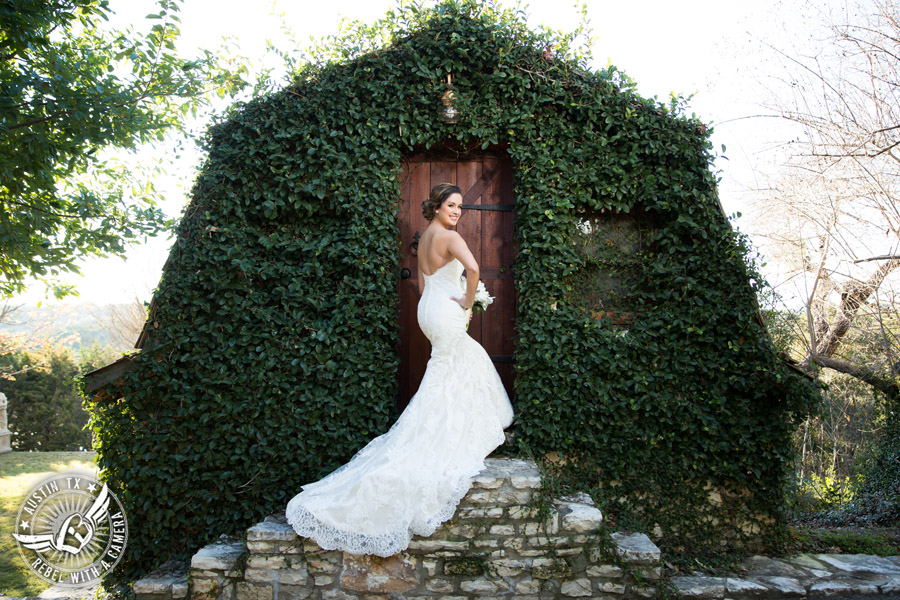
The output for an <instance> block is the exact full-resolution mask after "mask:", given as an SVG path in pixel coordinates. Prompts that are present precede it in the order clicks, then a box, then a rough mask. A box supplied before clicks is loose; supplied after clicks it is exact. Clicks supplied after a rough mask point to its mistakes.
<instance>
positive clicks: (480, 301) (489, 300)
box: [459, 275, 494, 313]
mask: <svg viewBox="0 0 900 600" xmlns="http://www.w3.org/2000/svg"><path fill="white" fill-rule="evenodd" d="M459 284H460V287H461V288H462V292H463V297H465V295H466V276H465V275H463V276H461V277H460V278H459ZM493 303H494V297H493V296H491V295H490V294H489V293H488V291H487V288H486V287H484V282H483V281H479V282H478V287H477V288H476V289H475V304H474V305H473V306H472V312H473V313H483V312H484V311H486V310H487V307H488V306H489V305H491V304H493Z"/></svg>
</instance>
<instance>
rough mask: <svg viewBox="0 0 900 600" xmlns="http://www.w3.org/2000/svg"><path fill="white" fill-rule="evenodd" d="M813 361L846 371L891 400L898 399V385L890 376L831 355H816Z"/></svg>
mask: <svg viewBox="0 0 900 600" xmlns="http://www.w3.org/2000/svg"><path fill="white" fill-rule="evenodd" d="M813 362H814V363H815V364H817V365H819V366H820V367H825V368H827V369H832V370H834V371H838V372H840V373H846V374H847V375H850V376H851V377H856V378H857V379H859V380H860V381H864V382H866V383H868V384H869V385H871V386H872V387H873V388H875V389H877V390H879V391H881V392H883V393H884V394H885V395H886V396H888V397H889V398H891V399H892V400H897V399H900V385H898V383H897V381H896V380H895V379H894V378H891V377H884V376H881V375H879V374H878V373H876V372H875V371H873V370H872V369H869V368H868V367H860V366H857V365H853V364H850V363H848V362H846V361H843V360H839V359H837V358H833V357H831V356H824V355H821V354H819V355H816V356H815V357H813Z"/></svg>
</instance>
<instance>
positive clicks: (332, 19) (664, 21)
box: [20, 0, 838, 304]
mask: <svg viewBox="0 0 900 600" xmlns="http://www.w3.org/2000/svg"><path fill="white" fill-rule="evenodd" d="M835 1H838V0H835ZM501 3H502V4H503V5H504V6H511V5H512V4H511V2H509V1H508V0H506V1H503V2H501ZM110 4H111V7H112V9H113V10H114V11H115V12H116V13H117V14H116V21H118V22H119V23H129V22H130V23H133V24H136V25H139V24H140V23H141V21H142V20H143V18H144V15H146V14H147V13H150V12H157V11H156V10H155V4H154V2H152V1H147V0H111V2H110ZM808 4H809V3H808V2H806V1H805V0H753V1H752V2H723V1H721V0H682V1H680V2H672V1H671V0H635V1H632V2H623V1H622V0H613V1H609V0H587V5H588V16H589V18H590V20H591V25H592V26H593V29H594V35H595V36H596V38H597V39H596V41H595V43H594V45H593V56H594V60H595V63H594V66H595V67H605V66H606V64H607V61H610V62H612V64H614V65H616V66H617V67H618V68H619V69H621V70H623V71H625V72H626V73H627V74H628V75H630V76H631V77H632V78H633V79H635V80H636V81H637V83H638V89H639V91H640V93H641V94H642V95H644V96H658V97H659V98H660V99H662V100H666V99H668V96H669V94H670V92H673V91H674V92H676V93H681V94H684V95H690V94H694V97H693V99H692V100H691V102H690V106H691V110H692V111H693V112H695V113H696V114H697V115H698V116H699V117H700V118H701V119H703V120H704V121H705V122H707V123H712V125H713V127H715V134H714V138H713V141H714V142H715V144H716V147H717V148H718V147H719V146H720V145H721V144H725V145H726V146H727V151H726V152H725V155H726V156H727V157H728V160H722V159H720V160H719V161H717V167H718V168H719V169H721V170H722V173H721V176H722V183H721V187H720V194H721V197H722V201H723V204H724V206H725V209H726V212H728V213H729V214H731V213H733V212H736V211H739V210H741V206H742V204H743V197H744V194H745V190H746V188H747V187H748V186H750V185H752V183H753V180H754V177H755V175H754V169H767V168H771V165H766V164H765V163H764V162H763V163H760V162H759V161H760V159H761V158H765V157H766V156H768V155H767V154H766V153H765V152H764V150H765V149H767V148H770V147H771V146H772V145H773V144H777V143H778V138H783V137H784V136H785V133H784V132H783V131H782V128H783V125H780V124H779V122H778V121H777V120H776V119H766V118H745V117H749V116H751V115H758V114H760V113H765V112H768V111H766V110H764V109H762V108H761V104H762V103H763V101H764V97H765V94H766V93H767V92H766V90H765V88H766V77H767V76H774V77H777V76H778V74H777V73H769V74H767V71H766V68H767V63H766V61H765V60H763V59H762V57H763V56H764V55H766V52H765V51H764V49H763V46H762V44H761V43H760V40H769V41H772V42H774V43H775V44H776V45H780V46H781V47H784V45H785V44H788V43H790V40H791V37H793V39H794V40H796V39H797V37H798V36H797V35H796V34H795V35H793V36H791V35H789V34H786V33H785V29H788V30H791V31H797V30H798V28H801V27H802V23H800V18H799V17H800V14H801V12H802V11H803V10H804V9H802V8H801V6H808ZM813 4H817V5H824V4H826V3H825V2H824V1H820V2H813ZM394 5H395V3H394V1H393V0H329V1H327V2H323V1H315V2H312V1H309V0H293V1H291V0H280V1H279V2H277V4H276V5H275V8H274V10H275V11H277V12H283V13H284V19H285V21H286V22H287V23H288V24H289V25H290V26H291V27H292V28H293V29H294V30H295V31H296V33H297V39H299V40H302V41H306V40H309V38H310V36H314V37H316V38H319V37H322V36H324V35H327V34H330V33H334V32H335V31H336V30H337V26H338V23H339V21H340V19H341V17H348V18H351V19H360V20H364V21H373V20H375V19H377V18H378V17H380V16H381V15H382V14H384V12H385V11H386V10H388V9H389V8H391V7H393V6H394ZM806 10H808V9H806ZM527 11H528V13H529V23H530V24H531V25H532V26H536V25H537V24H539V23H541V24H544V25H547V26H549V27H551V28H554V29H562V30H566V31H570V30H573V29H574V28H575V27H576V24H577V22H578V16H579V15H578V11H577V10H576V9H575V8H574V5H568V4H567V3H566V2H565V1H564V0H563V1H562V2H560V0H533V1H532V2H531V4H530V6H529V7H528V9H527ZM180 16H181V20H182V24H181V32H182V42H181V44H180V47H181V48H182V49H183V51H184V52H185V53H186V54H187V53H189V50H190V49H191V48H192V47H207V48H215V47H217V46H218V45H219V43H220V41H221V40H222V38H223V37H225V36H229V37H233V38H235V39H236V40H237V42H238V45H239V47H240V52H241V53H242V54H244V55H245V56H248V57H250V58H252V59H255V60H256V62H259V61H260V58H259V57H261V56H262V55H263V54H264V52H265V42H266V39H267V38H269V39H272V40H278V39H279V37H280V32H279V28H280V23H279V20H278V19H277V18H276V17H275V16H274V13H273V4H272V3H271V2H260V1H256V0H249V1H248V0H183V6H182V9H181V15H180ZM148 27H149V26H148ZM800 37H802V36H800ZM282 43H285V42H282ZM199 160H200V157H196V156H194V157H187V158H185V159H184V161H183V163H182V164H180V165H179V166H178V169H177V172H175V173H173V176H172V177H170V178H168V179H167V180H165V181H160V182H158V185H159V186H160V187H163V188H164V189H166V190H167V197H168V200H167V202H166V204H165V206H164V207H163V208H164V210H166V212H167V213H168V214H170V215H176V216H177V215H179V214H180V212H181V210H182V208H183V206H184V205H185V203H186V201H187V198H186V194H187V190H189V189H190V186H191V183H192V179H193V175H192V173H193V168H195V166H196V162H198V161H199ZM171 243H172V240H171V239H160V238H157V239H155V240H151V241H150V242H149V243H147V244H145V245H143V246H140V247H136V248H133V249H132V250H131V251H130V252H129V254H128V258H127V260H122V259H94V260H89V261H86V262H85V263H84V264H83V266H82V272H83V277H77V276H75V277H72V278H70V281H71V282H72V283H75V284H76V285H77V286H78V290H79V292H80V299H77V300H75V301H88V302H94V303H98V304H104V303H111V302H127V301H130V300H132V299H134V298H135V297H137V298H139V299H140V300H143V301H147V300H149V299H150V295H151V293H152V289H153V288H154V287H155V286H156V284H157V282H158V280H159V274H160V270H161V268H162V265H163V263H164V262H165V259H166V257H167V255H168V247H169V246H170V244H171ZM42 294H43V286H42V285H40V284H35V285H34V286H33V291H32V293H30V294H28V295H27V296H24V297H22V298H21V299H20V300H21V301H28V302H34V301H36V300H39V299H41V297H42Z"/></svg>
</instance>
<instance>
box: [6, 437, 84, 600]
mask: <svg viewBox="0 0 900 600" xmlns="http://www.w3.org/2000/svg"><path fill="white" fill-rule="evenodd" d="M72 470H79V471H94V472H96V470H97V468H96V466H95V465H94V453H93V452H7V453H6V454H0V532H2V535H0V594H2V595H5V596H36V595H38V594H39V593H40V592H42V591H43V590H45V589H47V588H48V587H50V584H49V583H47V582H46V581H44V580H43V579H41V578H40V577H38V576H37V575H35V574H34V573H32V572H31V570H30V569H29V568H28V567H27V566H25V564H24V562H23V561H22V557H21V556H20V555H19V549H18V548H17V547H16V540H15V539H14V538H13V537H12V535H11V534H12V532H13V531H15V526H16V516H17V515H18V513H19V508H20V507H21V505H22V501H23V500H24V499H25V495H26V494H27V492H28V490H29V489H31V486H32V485H34V484H35V483H37V482H38V481H40V480H41V479H43V478H44V477H48V476H50V475H52V474H54V473H61V472H63V471H72Z"/></svg>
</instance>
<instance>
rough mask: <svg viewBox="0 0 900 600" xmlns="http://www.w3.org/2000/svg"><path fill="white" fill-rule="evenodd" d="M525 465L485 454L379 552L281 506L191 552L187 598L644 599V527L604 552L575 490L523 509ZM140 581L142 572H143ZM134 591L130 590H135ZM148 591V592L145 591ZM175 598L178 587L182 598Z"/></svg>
mask: <svg viewBox="0 0 900 600" xmlns="http://www.w3.org/2000/svg"><path fill="white" fill-rule="evenodd" d="M540 485H541V479H540V473H539V471H538V469H537V467H536V466H535V465H534V463H532V462H530V461H525V460H519V459H488V460H487V461H486V469H485V470H484V471H482V473H480V474H479V475H478V476H477V477H475V478H473V481H472V487H471V489H470V491H469V493H468V494H467V495H466V496H465V498H463V500H462V502H460V505H459V507H458V509H457V512H456V514H455V515H454V517H453V519H451V520H450V521H448V522H447V523H445V524H444V525H443V526H441V527H440V528H439V529H438V530H437V531H435V533H434V534H432V535H431V536H429V537H427V538H421V537H414V538H413V540H412V541H411V543H410V545H409V548H408V549H407V550H406V551H405V552H401V553H399V554H397V555H394V556H391V557H388V558H379V557H373V556H359V555H352V554H348V553H344V552H340V551H327V550H323V549H322V548H319V547H318V546H317V545H316V544H315V543H314V542H312V541H311V540H308V539H301V538H300V537H298V536H297V534H296V533H295V532H294V531H293V529H292V528H291V527H290V526H289V525H288V524H287V522H286V520H285V518H284V515H283V514H279V515H273V516H271V517H268V518H267V519H266V520H265V521H263V522H261V523H258V524H256V525H254V526H253V527H251V528H249V529H248V530H247V534H246V541H244V540H227V539H221V540H219V541H218V542H216V543H215V544H211V545H209V546H207V547H205V548H203V549H201V550H200V551H199V552H198V553H197V554H195V555H194V557H193V558H192V560H191V570H190V577H189V582H190V586H189V587H190V597H191V598H192V600H302V599H305V598H314V599H316V600H320V599H322V600H324V599H350V598H372V597H385V596H384V595H385V594H390V595H392V596H403V597H409V596H419V597H429V596H430V597H452V598H456V599H457V600H461V599H463V598H480V597H483V596H493V595H503V596H504V597H515V598H518V597H523V598H524V597H530V598H536V597H538V596H540V597H541V598H576V597H582V596H584V597H588V596H603V595H607V594H611V595H613V596H615V597H617V598H645V597H650V596H652V595H653V594H654V593H655V591H656V589H655V584H654V582H655V580H657V579H659V577H660V576H661V568H660V565H659V563H660V553H659V549H658V548H657V547H656V546H655V545H654V544H653V542H651V541H650V539H649V538H648V537H647V536H645V535H643V534H630V535H626V534H616V535H614V536H613V540H612V546H611V547H610V548H609V549H607V550H604V543H605V542H604V540H605V539H606V538H605V536H603V535H601V534H600V532H599V531H598V530H599V528H600V526H601V525H602V522H603V515H602V514H601V513H600V511H599V510H598V509H597V508H596V507H595V506H594V504H593V502H592V501H591V499H590V498H589V497H588V496H586V495H578V496H575V497H571V498H563V499H560V500H558V501H556V502H555V503H554V505H553V506H552V507H550V508H549V509H548V510H546V511H544V512H543V513H539V512H538V511H537V510H535V509H534V508H533V507H531V506H529V504H530V503H531V501H532V499H533V495H534V492H535V491H536V490H537V489H538V488H539V487H540ZM147 579H149V581H147ZM163 581H164V580H163V578H159V577H156V578H145V580H141V582H138V583H137V584H135V594H136V596H137V598H138V600H177V597H176V596H175V595H174V594H175V593H179V594H180V593H182V589H183V588H182V587H180V586H181V583H182V581H183V580H178V582H177V584H176V583H175V582H173V583H172V585H171V586H170V590H171V593H169V594H168V595H166V593H165V592H164V591H161V588H162V587H165V586H164V583H163ZM138 590H141V593H138ZM151 594H152V595H151ZM181 597H183V596H181Z"/></svg>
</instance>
